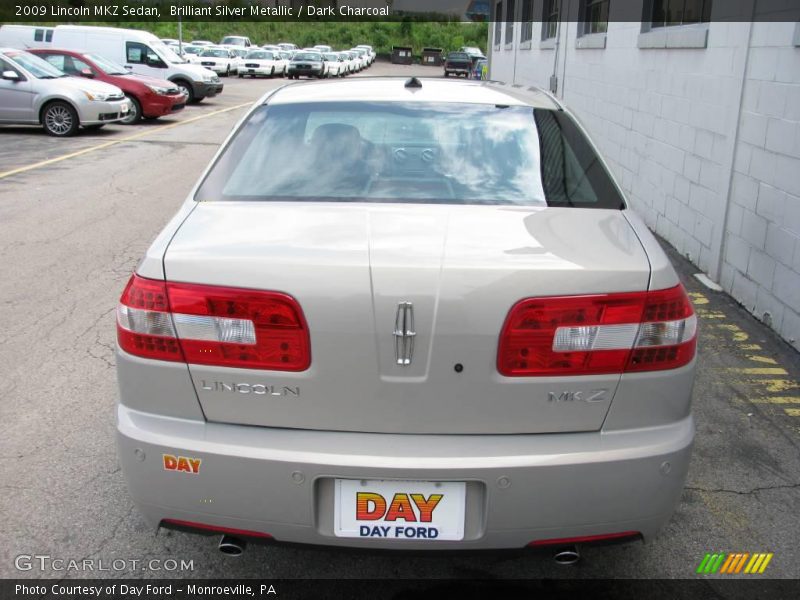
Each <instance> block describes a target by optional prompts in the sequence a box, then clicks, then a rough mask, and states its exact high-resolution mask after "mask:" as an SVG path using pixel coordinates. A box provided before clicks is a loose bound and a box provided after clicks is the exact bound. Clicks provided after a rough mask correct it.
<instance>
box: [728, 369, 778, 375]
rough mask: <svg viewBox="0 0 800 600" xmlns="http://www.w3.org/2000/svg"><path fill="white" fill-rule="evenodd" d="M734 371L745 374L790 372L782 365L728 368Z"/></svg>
mask: <svg viewBox="0 0 800 600" xmlns="http://www.w3.org/2000/svg"><path fill="white" fill-rule="evenodd" d="M727 370H728V371H731V372H732V373H742V374H743V375H788V374H789V373H787V372H786V369H782V368H781V367H748V368H744V369H742V368H738V367H731V368H729V369H727Z"/></svg>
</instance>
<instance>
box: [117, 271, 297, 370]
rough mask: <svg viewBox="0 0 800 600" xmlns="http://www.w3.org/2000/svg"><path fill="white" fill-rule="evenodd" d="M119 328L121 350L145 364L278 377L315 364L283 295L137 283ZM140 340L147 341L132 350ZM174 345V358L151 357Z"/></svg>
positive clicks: (126, 297)
mask: <svg viewBox="0 0 800 600" xmlns="http://www.w3.org/2000/svg"><path fill="white" fill-rule="evenodd" d="M130 290H133V291H130ZM156 290H158V293H156ZM131 302H133V304H132V303H131ZM148 302H149V304H147V303H148ZM142 303H145V304H146V306H144V305H142ZM140 305H142V306H140ZM117 324H118V327H117V330H118V339H119V344H120V347H121V348H122V349H123V350H125V351H126V352H130V353H131V354H136V355H137V356H144V357H146V358H156V359H162V360H164V359H166V360H185V361H186V362H188V363H192V364H201V365H218V366H227V367H239V368H244V369H270V370H279V371H303V370H305V369H307V368H308V366H309V365H310V364H311V344H310V342H309V336H308V326H307V325H306V322H305V318H304V317H303V312H302V310H301V309H300V305H299V304H298V303H297V301H296V300H295V299H294V298H292V297H291V296H288V295H287V294H282V293H279V292H265V291H260V290H250V289H242V288H228V287H219V286H208V285H196V284H186V283H164V282H158V281H153V280H149V279H143V278H141V277H138V276H137V275H134V276H133V277H131V281H130V282H129V283H128V287H127V288H126V289H125V293H123V295H122V299H121V301H120V307H119V310H118V316H117ZM139 337H143V338H145V339H144V340H143V341H142V342H140V343H139V344H136V343H131V342H132V341H135V340H136V339H137V338H139ZM148 342H149V345H148ZM172 345H174V346H175V347H176V348H177V349H178V350H177V354H167V355H165V354H164V353H163V352H160V353H158V352H157V353H153V352H152V351H151V347H153V348H156V347H158V348H161V347H162V346H169V347H170V348H171V347H172Z"/></svg>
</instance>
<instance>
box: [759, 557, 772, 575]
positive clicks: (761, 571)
mask: <svg viewBox="0 0 800 600" xmlns="http://www.w3.org/2000/svg"><path fill="white" fill-rule="evenodd" d="M771 560H772V552H770V553H769V554H767V556H766V557H764V562H763V563H761V567H759V569H758V572H759V573H763V572H764V570H765V569H766V568H767V565H768V564H769V561H771Z"/></svg>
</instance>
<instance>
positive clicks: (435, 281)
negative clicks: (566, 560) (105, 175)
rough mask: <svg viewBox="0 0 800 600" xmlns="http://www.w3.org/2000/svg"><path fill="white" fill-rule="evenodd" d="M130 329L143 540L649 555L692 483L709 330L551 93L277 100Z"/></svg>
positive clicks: (268, 103)
mask: <svg viewBox="0 0 800 600" xmlns="http://www.w3.org/2000/svg"><path fill="white" fill-rule="evenodd" d="M117 325H118V329H117V332H118V343H119V348H118V353H117V372H118V377H119V388H120V401H119V406H118V413H117V414H118V423H117V426H118V449H119V456H120V461H121V464H122V467H123V470H124V473H125V477H126V478H127V481H128V485H129V487H130V492H131V495H132V497H133V499H134V501H135V503H136V505H137V506H138V508H139V510H140V511H141V512H142V514H143V515H144V516H145V518H146V519H147V521H148V522H149V523H150V524H151V525H152V526H153V527H156V526H165V527H172V528H185V529H189V530H193V531H198V532H206V533H214V532H216V533H220V534H227V535H228V536H231V535H232V536H235V538H240V539H243V538H246V537H257V538H274V539H275V540H278V541H286V542H302V543H310V544H326V545H331V546H358V547H362V548H391V549H487V548H522V547H525V546H529V545H533V546H545V545H558V546H563V545H569V544H580V543H589V542H596V541H608V540H618V541H620V540H630V539H637V538H644V539H646V540H647V539H651V538H652V537H653V536H654V535H655V534H656V532H657V530H658V529H659V528H660V527H661V526H662V525H664V524H665V523H666V521H667V520H668V519H669V518H670V515H671V514H672V512H673V510H674V508H675V506H676V503H677V502H678V500H679V498H680V495H681V491H682V489H683V485H684V480H685V476H686V472H687V468H688V465H689V457H690V453H691V448H692V442H693V438H694V422H693V419H692V415H691V411H690V398H691V392H692V385H693V381H694V370H695V348H696V317H695V315H694V312H693V309H692V306H691V303H690V302H689V299H688V298H687V294H686V293H685V291H684V289H683V287H682V286H681V284H680V281H679V279H678V277H677V275H676V273H675V271H674V270H673V268H672V266H671V265H670V263H669V261H668V259H667V257H666V256H665V254H664V252H663V251H662V250H661V248H660V246H659V245H658V243H657V242H656V240H655V239H654V237H653V236H652V235H651V234H650V232H649V231H648V229H647V228H646V227H645V225H644V224H643V222H642V221H641V220H640V219H639V218H638V217H637V216H636V215H635V214H633V213H632V212H631V210H630V209H628V208H627V205H626V202H625V199H624V197H623V195H622V192H621V191H620V189H619V187H618V186H617V184H616V183H615V182H614V180H613V178H612V176H611V175H610V173H609V172H608V169H607V167H606V166H605V164H604V163H603V161H602V159H601V158H600V157H599V156H598V153H597V150H596V148H595V147H594V146H593V145H592V144H591V142H589V141H588V139H587V137H586V134H585V132H584V131H583V129H582V128H581V126H580V125H579V124H578V123H577V122H576V120H575V119H574V118H573V116H571V114H570V112H569V111H568V110H566V109H565V108H564V107H563V106H561V105H560V103H559V102H558V101H557V100H556V99H554V98H553V97H552V96H551V95H549V94H547V93H545V92H541V91H533V92H525V91H523V90H519V89H517V88H511V87H507V86H503V85H500V84H494V83H487V82H474V81H463V82H455V81H445V80H440V79H416V78H411V79H409V80H408V81H405V80H404V79H401V78H367V79H354V80H350V81H330V82H316V83H309V84H300V85H288V86H284V87H282V88H280V89H278V90H276V91H272V92H269V93H268V94H267V95H266V96H264V97H263V98H262V99H261V100H259V101H258V102H257V103H256V104H255V105H254V106H253V108H252V109H251V110H250V112H249V114H248V115H247V116H246V117H245V118H244V119H243V120H242V121H241V123H240V124H239V125H238V126H237V128H236V130H235V131H234V132H233V133H232V134H231V136H230V137H229V138H228V140H227V141H226V142H225V143H224V144H223V146H222V148H221V149H220V151H219V152H218V154H217V156H216V157H215V158H214V159H213V161H212V163H211V165H210V166H209V167H208V169H207V170H206V171H205V173H204V174H203V175H202V177H201V178H200V181H199V182H198V184H197V185H196V187H195V188H194V189H193V190H192V191H191V193H190V194H189V197H188V198H187V199H186V201H185V203H184V204H183V206H182V207H181V209H180V210H179V212H178V214H177V215H176V216H175V218H174V219H173V220H172V221H171V222H170V223H169V224H168V225H167V226H166V228H165V229H164V230H163V232H162V233H161V234H160V235H159V236H158V238H157V239H156V240H155V242H154V243H153V244H152V246H151V247H150V249H149V250H148V251H147V253H146V255H145V257H144V259H143V260H142V261H141V263H140V264H139V266H138V268H137V270H136V273H135V274H134V275H133V276H132V277H131V279H130V281H129V282H128V285H127V287H126V288H125V290H124V292H123V294H122V298H121V300H120V304H119V307H118V312H117ZM241 547H242V544H241V542H239V541H237V539H231V538H230V537H229V538H228V539H226V540H225V544H224V545H223V546H222V548H223V549H226V550H228V551H230V550H238V549H240V548H241Z"/></svg>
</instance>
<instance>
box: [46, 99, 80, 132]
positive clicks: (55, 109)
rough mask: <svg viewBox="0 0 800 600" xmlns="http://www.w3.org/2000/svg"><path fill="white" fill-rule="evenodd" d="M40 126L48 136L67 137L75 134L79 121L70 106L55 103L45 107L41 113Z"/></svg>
mask: <svg viewBox="0 0 800 600" xmlns="http://www.w3.org/2000/svg"><path fill="white" fill-rule="evenodd" d="M42 126H43V127H44V130H45V131H46V132H47V134H48V135H52V136H54V137H69V136H71V135H75V133H77V131H78V127H80V121H78V113H77V112H76V111H75V109H74V108H72V105H70V104H67V103H66V102H61V101H56V102H51V103H50V104H48V105H47V106H45V108H44V110H43V111H42Z"/></svg>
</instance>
